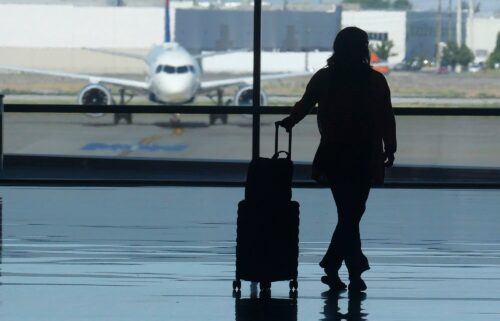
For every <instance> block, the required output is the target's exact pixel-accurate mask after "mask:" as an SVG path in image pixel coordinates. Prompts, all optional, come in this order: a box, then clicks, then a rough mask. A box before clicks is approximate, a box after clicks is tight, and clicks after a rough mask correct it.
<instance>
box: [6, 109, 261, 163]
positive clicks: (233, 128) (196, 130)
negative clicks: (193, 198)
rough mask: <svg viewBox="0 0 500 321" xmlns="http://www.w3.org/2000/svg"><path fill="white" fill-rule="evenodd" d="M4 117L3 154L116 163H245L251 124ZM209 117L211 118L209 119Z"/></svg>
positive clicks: (238, 119) (241, 120)
mask: <svg viewBox="0 0 500 321" xmlns="http://www.w3.org/2000/svg"><path fill="white" fill-rule="evenodd" d="M127 116H129V115H126V114H120V119H119V124H118V125H113V123H114V115H113V114H104V116H102V117H91V116H90V115H89V116H87V115H83V114H21V113H7V114H6V115H5V128H4V133H5V137H4V152H5V153H6V154H17V155H51V156H54V155H60V156H106V157H118V158H130V157H140V158H155V159H210V160H248V159H250V158H251V140H250V137H251V136H252V134H251V129H252V126H251V119H247V118H245V117H243V116H240V115H216V116H217V119H216V122H217V124H219V123H220V122H221V118H222V119H224V117H228V118H227V121H228V123H229V124H228V125H226V126H221V125H217V126H210V116H209V115H168V114H161V115H151V114H133V115H131V116H132V120H133V122H132V124H130V125H128V124H127V120H128V119H127ZM212 117H214V116H212Z"/></svg>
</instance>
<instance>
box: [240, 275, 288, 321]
mask: <svg viewBox="0 0 500 321" xmlns="http://www.w3.org/2000/svg"><path fill="white" fill-rule="evenodd" d="M250 289H251V294H250V298H245V299H241V298H238V297H237V298H236V300H235V312H236V321H277V320H279V321H297V300H296V299H294V298H291V299H275V298H272V297H271V296H270V293H268V294H263V293H261V294H260V295H258V294H257V286H256V283H253V284H252V285H251V288H250Z"/></svg>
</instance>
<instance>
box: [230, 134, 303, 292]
mask: <svg viewBox="0 0 500 321" xmlns="http://www.w3.org/2000/svg"><path fill="white" fill-rule="evenodd" d="M291 135H292V134H291V132H290V134H289V141H288V143H289V146H288V152H278V125H276V139H275V153H274V155H273V157H272V158H270V159H269V158H259V159H256V160H253V161H252V162H251V163H250V165H249V168H248V173H247V184H246V188H245V199H244V200H243V201H241V202H240V203H239V204H238V221H237V232H236V280H235V281H234V282H233V290H239V289H241V280H247V281H252V282H260V289H261V290H268V289H270V288H271V282H274V281H285V280H290V283H289V286H290V290H296V289H297V287H298V283H297V269H298V256H299V203H297V202H295V201H292V200H291V197H292V175H293V163H292V161H291V153H290V152H291ZM281 153H284V154H285V155H286V158H278V156H279V155H280V154H281Z"/></svg>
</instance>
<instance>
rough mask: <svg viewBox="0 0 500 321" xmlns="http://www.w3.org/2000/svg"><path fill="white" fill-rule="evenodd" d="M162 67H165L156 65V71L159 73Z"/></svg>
mask: <svg viewBox="0 0 500 321" xmlns="http://www.w3.org/2000/svg"><path fill="white" fill-rule="evenodd" d="M162 69H163V66H162V65H159V66H158V67H156V73H157V74H159V73H160V72H161V70H162Z"/></svg>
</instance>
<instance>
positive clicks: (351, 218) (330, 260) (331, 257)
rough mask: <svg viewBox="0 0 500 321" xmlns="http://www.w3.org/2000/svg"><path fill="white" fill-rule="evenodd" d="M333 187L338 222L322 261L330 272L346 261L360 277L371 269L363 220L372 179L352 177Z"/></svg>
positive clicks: (353, 273)
mask: <svg viewBox="0 0 500 321" xmlns="http://www.w3.org/2000/svg"><path fill="white" fill-rule="evenodd" d="M350 178H351V179H350V180H342V181H339V180H337V181H336V183H335V184H333V186H331V189H332V194H333V197H334V199H335V204H336V205H337V214H338V221H337V226H336V228H335V231H334V233H333V236H332V240H331V242H330V246H329V247H328V250H327V252H326V254H325V256H324V258H323V260H322V261H321V263H320V266H322V267H323V268H324V269H325V271H326V273H327V274H332V275H333V274H334V273H335V274H336V273H337V271H338V270H339V269H340V266H341V265H342V261H344V260H345V263H346V266H347V269H348V270H349V275H350V276H353V277H354V276H355V277H357V278H359V276H360V275H361V273H363V272H364V271H366V270H368V269H369V268H370V267H369V265H368V259H367V258H366V256H365V255H364V254H363V251H362V249H361V236H360V231H359V223H360V221H361V218H362V216H363V214H364V212H365V208H366V201H367V199H368V194H369V192H370V185H371V184H370V182H369V181H367V180H366V179H364V180H360V179H356V177H352V176H351V177H350Z"/></svg>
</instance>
